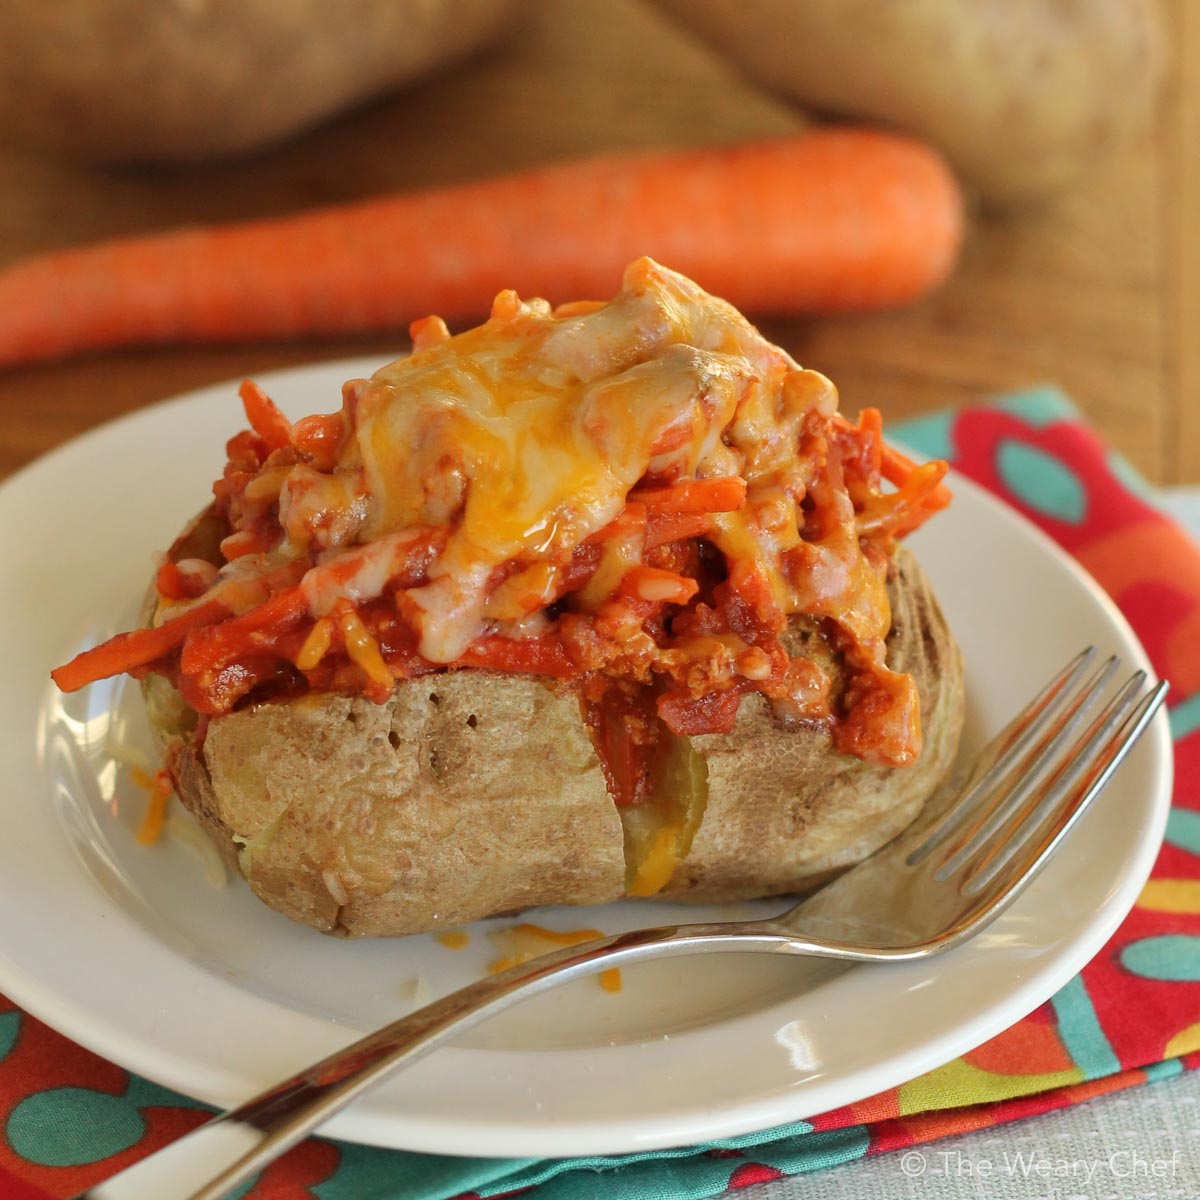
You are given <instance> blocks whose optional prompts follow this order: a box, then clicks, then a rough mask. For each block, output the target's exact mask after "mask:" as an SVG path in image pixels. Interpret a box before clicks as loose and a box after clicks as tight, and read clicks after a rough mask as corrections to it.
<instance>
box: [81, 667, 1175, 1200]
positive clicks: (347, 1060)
mask: <svg viewBox="0 0 1200 1200" xmlns="http://www.w3.org/2000/svg"><path fill="white" fill-rule="evenodd" d="M1094 658H1095V650H1094V649H1093V648H1092V647H1089V648H1088V649H1087V650H1084V651H1083V652H1082V653H1081V654H1079V655H1078V656H1077V657H1076V658H1075V659H1073V660H1072V661H1071V662H1070V663H1068V664H1067V666H1066V667H1064V668H1063V669H1062V670H1061V671H1060V672H1059V673H1058V674H1057V675H1056V676H1055V677H1054V678H1053V679H1052V680H1051V681H1050V682H1049V683H1048V684H1047V685H1046V686H1045V687H1044V688H1043V689H1042V691H1041V692H1040V693H1039V694H1038V695H1037V696H1036V697H1035V698H1034V699H1033V700H1031V701H1030V702H1029V704H1028V705H1027V706H1026V707H1025V708H1024V709H1022V711H1021V712H1019V713H1018V714H1017V715H1016V717H1014V718H1013V720H1012V721H1011V722H1010V723H1009V725H1008V726H1007V727H1006V728H1005V729H1004V730H1003V731H1002V732H1001V733H1000V734H999V735H998V736H997V737H996V738H995V739H994V740H993V741H992V742H991V743H989V745H988V746H987V747H986V748H985V749H984V750H983V752H982V754H981V755H980V756H979V757H978V758H977V759H976V760H975V762H974V763H972V764H971V765H970V766H969V767H967V768H965V769H964V770H962V771H960V772H958V773H957V774H956V775H955V777H954V778H953V779H951V781H950V782H949V783H948V784H947V785H946V786H944V787H943V788H942V789H941V790H940V791H939V792H938V793H937V794H936V795H935V796H934V797H933V798H932V799H931V801H930V802H929V803H928V804H927V805H926V807H925V810H924V812H923V813H922V815H921V816H920V818H918V820H917V821H916V822H915V823H914V824H913V825H912V826H910V827H909V829H907V830H906V831H905V832H904V833H902V834H901V835H900V836H899V837H897V838H896V839H895V840H894V841H892V842H890V843H889V844H888V845H887V846H885V847H884V848H883V849H881V850H879V851H878V852H876V853H875V854H874V855H872V856H871V857H870V858H868V859H866V860H865V861H864V862H862V863H860V864H859V865H858V866H856V867H855V868H854V869H853V870H850V871H848V872H846V873H845V874H844V875H842V876H840V877H839V878H838V879H836V880H835V881H834V882H833V883H831V884H829V885H828V886H826V887H825V888H823V889H822V890H821V891H819V892H817V893H816V894H815V895H813V896H810V897H809V898H808V899H807V900H804V901H802V902H801V903H800V904H798V905H796V906H795V907H794V908H791V909H789V910H788V911H787V912H785V913H783V914H782V915H780V916H778V917H774V918H771V919H769V920H765V921H740V922H725V923H713V924H692V925H668V926H661V927H658V928H655V929H641V930H635V931H634V932H631V933H621V934H616V935H614V936H612V937H605V938H598V939H596V940H595V941H591V942H586V943H584V944H581V945H577V946H571V947H568V948H566V949H563V950H559V951H556V952H555V953H553V954H547V955H544V956H543V957H541V958H536V959H534V960H533V961H531V962H527V963H523V964H520V965H518V966H514V967H510V968H509V969H508V970H506V971H502V972H500V973H498V974H496V975H493V976H490V977H489V978H486V979H481V980H479V981H478V982H477V983H473V984H471V985H469V986H468V987H465V988H462V989H460V990H459V991H457V992H454V993H452V994H451V995H449V996H444V997H442V999H440V1000H436V1001H434V1003H432V1004H429V1005H427V1006H426V1007H424V1008H422V1009H420V1010H418V1011H417V1012H414V1013H411V1014H409V1015H408V1016H406V1017H402V1018H401V1019H400V1020H398V1021H394V1022H393V1023H392V1024H390V1025H387V1026H385V1027H384V1028H383V1029H380V1030H378V1031H377V1032H375V1033H372V1034H369V1035H368V1036H367V1037H365V1038H362V1039H361V1040H360V1041H357V1042H355V1043H354V1044H353V1045H351V1046H348V1047H346V1048H345V1049H344V1050H340V1051H338V1052H337V1053H336V1054H333V1055H331V1056H330V1057H328V1058H326V1059H323V1060H322V1061H321V1062H319V1063H317V1064H315V1065H314V1066H311V1067H309V1068H308V1069H307V1070H304V1071H301V1072H299V1073H298V1074H296V1075H294V1076H292V1078H290V1079H287V1080H284V1081H283V1082H282V1083H279V1084H277V1085H276V1086H275V1087H273V1088H271V1089H269V1090H268V1091H266V1092H263V1093H262V1094H261V1095H259V1096H256V1097H255V1098H254V1099H252V1100H248V1101H247V1102H246V1103H245V1104H242V1105H239V1106H238V1107H237V1108H235V1109H231V1110H230V1111H228V1112H225V1113H222V1114H220V1115H218V1116H216V1117H214V1118H213V1119H212V1120H211V1121H209V1122H207V1123H206V1124H204V1125H202V1126H200V1128H199V1129H197V1130H195V1131H194V1132H193V1133H191V1134H189V1135H188V1136H186V1137H184V1138H181V1139H180V1140H179V1141H177V1142H175V1143H173V1144H172V1145H170V1146H168V1147H166V1148H165V1149H163V1150H160V1151H159V1152H158V1153H157V1154H154V1155H152V1156H150V1157H149V1158H147V1159H144V1160H143V1161H142V1162H140V1163H137V1164H135V1165H134V1166H132V1167H130V1168H128V1169H127V1170H125V1171H123V1172H121V1174H119V1175H116V1176H114V1177H113V1178H112V1179H109V1180H108V1181H107V1182H105V1183H102V1184H99V1185H98V1186H97V1187H94V1188H92V1189H91V1190H90V1191H87V1192H84V1193H81V1194H80V1196H78V1197H76V1200H221V1197H223V1196H225V1195H226V1194H227V1193H228V1192H229V1191H231V1190H232V1189H233V1188H235V1187H237V1186H238V1185H239V1184H241V1183H244V1182H245V1181H246V1180H247V1179H249V1178H250V1177H251V1176H252V1175H254V1174H255V1173H257V1172H258V1171H260V1170H262V1168H263V1167H264V1166H266V1165H267V1164H268V1163H270V1162H271V1161H273V1160H274V1159H275V1158H277V1157H278V1156H279V1155H280V1154H282V1153H283V1152H284V1151H285V1150H287V1149H288V1148H289V1147H291V1146H293V1145H295V1144H296V1142H298V1141H300V1140H301V1139H302V1138H304V1137H306V1136H307V1135H308V1134H310V1133H312V1132H313V1131H314V1130H315V1129H316V1128H317V1127H318V1126H319V1125H321V1124H322V1123H323V1122H325V1121H327V1120H328V1119H329V1118H330V1117H332V1116H333V1115H334V1114H335V1113H337V1112H339V1111H341V1109H343V1108H344V1107H345V1106H346V1105H348V1104H350V1103H351V1102H352V1101H354V1100H355V1099H356V1098H357V1097H358V1096H360V1095H362V1093H363V1092H365V1091H366V1090H367V1089H368V1088H371V1087H373V1086H374V1085H375V1084H377V1083H379V1082H380V1081H381V1080H382V1079H384V1078H385V1077H386V1076H388V1075H390V1074H392V1073H393V1072H394V1071H397V1070H399V1069H400V1068H402V1067H405V1066H407V1065H408V1064H410V1063H412V1062H415V1061H416V1060H417V1059H418V1058H420V1057H422V1056H423V1055H425V1054H428V1053H429V1052H430V1051H431V1050H433V1049H434V1048H435V1047H437V1046H439V1045H441V1044H442V1043H443V1042H445V1041H447V1040H449V1039H450V1038H452V1037H453V1036H455V1035H456V1034H458V1033H461V1032H463V1031H464V1030H466V1029H469V1028H470V1027H471V1026H473V1025H476V1024H478V1023H479V1022H481V1021H483V1020H485V1019H486V1018H487V1017H489V1016H492V1015H494V1014H495V1013H498V1012H500V1011H502V1010H503V1009H506V1008H509V1007H511V1006H512V1005H514V1004H516V1003H518V1002H519V1001H521V1000H524V999H526V998H528V997H529V996H533V995H536V994H537V993H539V992H543V991H546V990H547V989H549V988H551V987H555V986H557V985H558V984H560V983H564V982H566V981H567V980H569V979H575V978H578V977H579V976H581V975H585V974H591V973H593V972H595V971H598V970H603V969H607V968H610V967H614V966H619V965H622V964H627V963H632V962H637V961H639V960H641V959H646V958H656V957H664V956H667V955H680V954H696V953H703V952H705V951H731V950H733V951H754V950H759V951H767V952H770V953H773V954H796V955H806V956H812V957H817V958H832V959H840V960H843V961H852V962H880V961H884V962H896V961H903V960H906V959H914V958H923V957H925V956H927V955H931V954H940V953H943V952H944V951H946V950H949V949H951V948H952V947H954V946H957V945H959V944H960V943H962V942H963V941H965V940H966V939H967V938H969V937H971V936H973V935H974V934H976V933H978V932H979V931H980V930H981V929H983V928H984V927H985V926H986V925H988V924H989V923H990V922H991V921H993V920H994V919H995V918H996V917H997V916H999V914H1000V913H1001V912H1003V911H1004V910H1005V909H1006V908H1007V907H1008V906H1009V905H1010V904H1011V903H1012V902H1013V900H1014V899H1016V897H1017V896H1018V895H1019V894H1020V893H1021V892H1022V890H1023V889H1024V888H1025V886H1026V885H1027V884H1028V883H1029V881H1030V880H1031V879H1032V878H1033V877H1034V875H1035V874H1036V873H1037V872H1038V870H1039V869H1040V868H1041V867H1042V865H1043V864H1044V863H1045V862H1046V860H1047V859H1048V858H1049V857H1050V856H1051V855H1052V854H1053V853H1054V852H1055V850H1057V849H1058V847H1059V846H1060V845H1061V844H1062V841H1063V839H1064V838H1065V837H1066V836H1067V833H1068V832H1069V831H1070V829H1071V828H1072V827H1073V826H1074V825H1075V823H1076V822H1077V821H1078V819H1079V817H1080V816H1081V814H1082V813H1083V811H1084V810H1085V809H1086V808H1087V806H1088V805H1089V804H1090V803H1091V802H1092V800H1094V799H1095V797H1096V796H1097V795H1098V794H1099V793H1100V792H1101V790H1102V789H1103V788H1104V787H1105V785H1106V784H1107V783H1108V781H1109V779H1110V778H1111V777H1112V775H1113V772H1114V771H1116V769H1117V767H1118V766H1119V765H1120V763H1121V761H1122V760H1123V759H1124V757H1125V755H1126V754H1127V753H1128V752H1129V750H1130V748H1131V747H1132V746H1133V744H1134V742H1135V741H1136V740H1137V738H1138V737H1139V735H1140V734H1141V733H1142V731H1143V730H1144V729H1145V727H1146V726H1147V725H1148V724H1149V722H1150V720H1151V718H1152V717H1153V716H1154V714H1155V712H1156V711H1157V710H1158V708H1159V706H1160V705H1161V704H1162V701H1163V698H1164V696H1165V695H1166V691H1167V684H1166V683H1160V684H1158V685H1157V686H1156V687H1154V688H1152V689H1151V690H1149V691H1146V690H1145V683H1146V673H1145V672H1144V671H1138V672H1137V673H1136V674H1134V675H1133V676H1132V677H1131V678H1130V679H1129V680H1128V681H1126V682H1125V683H1124V684H1123V685H1122V686H1121V687H1120V688H1119V689H1118V690H1117V692H1116V694H1115V695H1114V696H1113V697H1112V699H1111V700H1110V701H1109V702H1108V703H1107V704H1106V705H1105V706H1104V707H1103V708H1102V709H1101V711H1100V712H1099V714H1098V715H1097V716H1095V717H1094V718H1092V719H1091V721H1090V722H1089V721H1088V715H1089V713H1090V712H1092V711H1093V710H1094V709H1095V706H1096V703H1097V702H1098V701H1099V700H1100V699H1101V697H1102V696H1103V695H1104V693H1105V692H1106V690H1107V687H1108V684H1109V682H1110V681H1111V679H1112V677H1113V675H1114V673H1115V672H1116V670H1117V668H1118V665H1119V663H1118V660H1117V659H1116V658H1115V657H1114V658H1110V659H1108V660H1107V662H1105V663H1104V664H1103V665H1102V666H1101V667H1100V668H1099V669H1098V670H1096V671H1095V672H1093V673H1092V674H1091V675H1090V676H1089V674H1088V673H1089V669H1090V667H1091V664H1092V662H1093V659H1094Z"/></svg>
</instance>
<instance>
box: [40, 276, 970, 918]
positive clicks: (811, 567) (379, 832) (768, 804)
mask: <svg viewBox="0 0 1200 1200" xmlns="http://www.w3.org/2000/svg"><path fill="white" fill-rule="evenodd" d="M413 333H414V353H413V354H412V355H411V356H410V357H409V358H407V359H404V360H401V361H400V362H398V363H394V364H391V365H389V366H387V367H384V368H382V369H381V370H380V371H379V372H377V373H376V375H375V376H374V377H373V378H372V379H371V380H360V381H355V382H352V383H350V384H348V385H347V386H346V388H345V390H344V395H343V405H342V409H341V411H340V412H339V413H336V414H330V415H328V416H320V417H311V418H304V419H302V420H300V421H297V422H295V423H294V424H293V423H291V422H289V421H288V420H287V419H286V418H285V417H284V416H283V414H282V413H281V412H280V411H279V410H278V409H277V408H276V407H275V406H274V404H273V403H272V402H271V401H270V399H269V398H268V397H267V396H266V395H265V394H264V393H262V392H261V390H260V389H258V388H257V387H256V386H255V385H253V384H251V383H249V382H247V383H246V384H244V385H243V388H242V397H243V401H244V403H245V406H246V413H247V418H248V420H249V423H250V426H251V428H250V429H249V430H247V431H245V432H243V433H241V434H238V435H237V436H235V437H234V438H233V439H232V440H231V441H230V442H229V444H228V447H227V450H228V461H227V463H226V467H225V471H224V473H223V475H222V477H221V479H219V480H218V481H217V483H216V484H215V485H214V493H215V500H214V503H213V504H212V505H211V506H210V507H209V508H208V509H207V510H205V511H204V512H203V513H201V514H200V516H199V517H198V518H197V519H196V520H195V521H194V522H193V523H192V524H191V525H190V526H189V527H188V528H187V529H186V530H185V531H184V532H183V533H182V534H181V536H180V537H179V538H178V539H177V540H176V542H175V544H174V545H173V546H172V548H171V550H170V551H169V552H168V554H167V556H166V557H165V559H164V561H163V562H162V564H161V566H160V568H159V570H158V572H157V574H156V576H155V581H154V586H153V588H152V590H151V593H150V595H149V597H148V601H147V607H146V612H145V626H144V627H143V628H142V629H141V630H138V631H134V632H133V633H130V634H125V635H119V636H118V637H117V638H115V639H113V640H112V641H111V642H109V643H106V644H105V645H104V646H101V647H97V648H95V649H93V650H89V651H86V652H84V654H82V655H80V656H79V657H78V658H77V659H76V660H74V661H73V662H72V663H70V664H68V665H66V666H65V667H61V668H59V669H58V670H56V671H55V672H54V677H55V679H56V680H57V682H58V683H59V685H60V686H61V687H63V688H64V689H66V690H73V689H74V688H77V687H79V686H83V685H84V684H86V683H87V682H89V681H90V680H92V679H96V678H99V677H102V676H103V675H107V674H113V673H116V672H118V671H128V672H129V673H131V674H133V675H134V676H135V677H138V678H140V679H142V680H143V684H144V689H145V695H146V700H147V705H148V710H149V714H150V719H151V724H152V727H153V728H154V730H155V732H156V736H157V737H158V738H159V739H160V743H161V748H162V751H163V757H164V761H165V764H166V768H167V770H168V771H169V773H170V775H171V778H172V780H173V781H174V784H175V787H176V790H177V792H178V794H179V796H180V798H181V799H182V801H183V803H184V804H185V805H186V806H187V808H188V809H189V810H190V811H191V812H192V813H193V814H194V815H195V816H196V818H197V820H198V821H199V822H200V824H201V825H202V826H203V827H204V828H205V829H206V830H207V831H208V833H209V835H210V836H211V837H212V839H213V841H214V842H215V843H216V845H217V846H218V848H219V849H220V851H221V853H222V854H223V856H224V857H225V858H226V860H227V861H228V862H229V864H230V865H231V866H233V867H234V868H235V870H237V871H238V872H239V873H240V874H241V875H243V876H244V877H245V879H246V880H247V881H248V882H249V884H250V886H251V888H252V889H253V890H254V892H255V893H256V894H257V895H258V896H259V897H260V898H261V899H262V900H264V901H265V902H266V903H267V904H269V905H270V906H271V907H273V908H275V909H277V910H279V911H280V912H283V913H285V914H286V915H288V916H289V917H292V918H294V919H295V920H297V921H301V922H303V923H305V924H308V925H311V926H313V927H315V928H317V929H320V930H323V931H326V932H332V933H339V934H346V935H351V936H379V935H392V934H407V933H413V932H417V931H421V930H429V929H433V928H437V927H439V926H454V925H460V924H462V923H464V922H468V921H472V920H474V919H476V918H479V917H483V916H487V915H491V914H498V913H507V912H513V911H517V910H520V909H524V908H528V907H532V906H535V905H543V904H592V903H601V902H607V901H610V900H614V899H617V898H619V897H621V896H626V895H630V896H642V897H663V898H670V899H686V900H697V901H724V900H733V899H744V898H750V897H753V896H763V895H771V894H778V893H786V892H794V891H799V890H804V889H805V888H811V887H813V886H815V885H817V884H818V883H820V882H822V881H823V880H825V879H827V878H828V877H829V876H830V875H831V874H833V873H836V872H837V871H839V870H841V869H843V868H845V867H847V866H849V865H851V864H852V863H854V862H857V861H859V860H860V859H862V858H863V857H865V856H866V855H867V854H869V853H871V852H872V851H873V850H874V849H876V848H877V847H878V846H880V845H882V844H883V843H884V842H886V841H887V840H889V839H890V838H891V837H892V836H893V835H894V834H895V833H897V832H898V831H899V830H900V829H902V828H903V827H904V826H905V825H907V824H908V822H909V821H911V820H912V819H913V817H915V816H916V814H917V812H918V811H919V810H920V807H921V805H922V803H923V802H924V800H925V798H926V797H927V796H928V795H929V794H930V793H931V792H932V791H933V790H934V789H935V788H936V786H937V785H938V783H940V781H941V780H942V778H943V777H944V776H945V774H946V773H947V771H948V770H949V768H950V765H951V762H952V760H953V758H954V754H955V750H956V745H957V739H958V734H959V731H960V728H961V722H962V711H963V704H962V675H961V665H960V662H959V656H958V651H957V649H956V647H955V645H954V642H953V639H952V637H951V635H950V632H949V630H948V629H947V627H946V624H945V621H944V620H943V618H942V616H941V614H940V612H939V611H938V607H937V603H936V601H935V599H934V597H933V595H932V593H931V591H930V588H929V584H928V582H927V580H926V579H925V578H924V576H923V575H922V574H921V572H920V569H919V568H918V566H917V564H916V562H915V560H914V559H913V558H912V556H911V555H910V554H909V553H907V552H906V550H905V549H904V548H903V547H902V546H901V545H899V544H898V539H899V538H900V537H901V536H902V535H903V534H905V533H907V532H908V531H910V530H911V529H913V528H915V527H916V526H917V525H918V524H920V523H921V522H922V521H923V520H924V519H925V518H926V517H927V516H929V515H930V514H931V513H933V512H934V511H936V510H937V509H938V508H940V507H941V506H942V505H943V504H944V503H946V501H947V499H948V494H947V493H946V492H945V489H944V488H943V487H942V485H941V478H942V475H943V474H944V471H945V464H944V463H929V464H924V465H922V466H916V465H914V464H912V463H910V462H908V460H906V459H904V458H903V457H902V456H901V455H899V454H897V453H896V452H895V451H894V450H890V449H889V448H887V447H886V446H885V444H884V443H883V441H882V437H881V427H880V421H879V416H878V413H874V412H870V411H868V412H867V413H864V414H863V415H862V416H861V417H860V418H859V421H858V422H857V424H851V423H850V422H849V421H847V420H846V419H845V418H844V417H842V416H841V415H840V414H838V412H837V408H836V393H835V392H834V389H833V387H832V385H831V384H830V383H829V381H828V380H826V379H825V378H824V377H823V376H820V375H818V374H816V373H815V372H812V371H804V370H802V369H801V368H800V367H798V366H797V365H796V364H795V363H794V362H792V360H791V359H790V358H789V357H788V356H787V355H786V354H784V353H783V351H781V350H779V349H778V348H777V347H773V346H770V345H769V343H767V342H765V341H764V340H763V339H762V337H761V335H760V334H758V332H757V331H756V330H754V329H753V327H751V326H750V325H749V324H748V323H747V322H746V321H745V319H744V318H742V317H741V316H740V314H738V313H736V312H735V311H734V310H733V309H732V308H730V307H729V306H728V305H725V304H724V303H723V302H721V301H719V300H716V299H715V298H713V297H711V296H708V295H707V294H706V293H704V292H703V291H701V289H699V288H698V287H696V285H695V284H692V283H691V282H690V281H688V280H686V279H684V278H683V277H682V276H678V275H675V274H673V273H672V272H669V271H667V270H665V269H664V268H662V267H660V266H658V264H656V263H653V262H651V261H650V260H647V259H643V260H639V261H638V262H636V263H634V264H633V265H632V266H631V267H630V268H629V269H628V270H627V271H626V274H625V280H624V287H623V290H622V292H621V293H620V294H619V295H618V296H617V297H616V298H615V299H614V300H613V301H611V302H610V303H607V304H600V303H592V302H589V303H585V304H572V305H568V306H563V307H561V308H559V309H558V310H551V309H550V307H549V305H547V304H545V303H544V302H540V301H532V302H529V303H522V302H521V301H520V300H519V299H518V298H517V297H516V296H515V295H514V294H512V293H504V294H502V295H501V296H500V297H498V299H497V301H496V305H495V307H494V309H493V314H492V317H491V318H490V320H489V321H488V322H486V323H485V324H484V325H482V326H480V327H479V328H477V329H474V330H469V331H467V332H465V333H462V334H459V335H457V336H456V337H451V336H450V334H449V331H448V330H447V329H446V328H445V326H444V324H442V323H441V322H440V321H438V320H437V319H436V318H429V319H427V320H426V321H422V322H418V323H417V325H416V326H415V327H414V331H413ZM889 483H890V485H891V487H890V488H889V486H888V484H889Z"/></svg>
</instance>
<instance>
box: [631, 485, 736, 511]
mask: <svg viewBox="0 0 1200 1200" xmlns="http://www.w3.org/2000/svg"><path fill="white" fill-rule="evenodd" d="M629 499H630V500H632V501H635V502H637V503H639V504H644V505H645V506H646V511H647V512H648V513H649V514H650V516H651V517H654V516H659V515H663V516H665V515H666V514H667V513H717V512H733V510H734V509H737V508H741V507H742V505H743V504H745V503H746V481H745V480H744V479H739V478H738V477H737V476H726V477H722V478H719V479H684V480H681V481H680V482H679V483H673V484H670V485H669V486H667V487H651V488H640V489H638V490H637V491H635V492H630V493H629Z"/></svg>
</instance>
